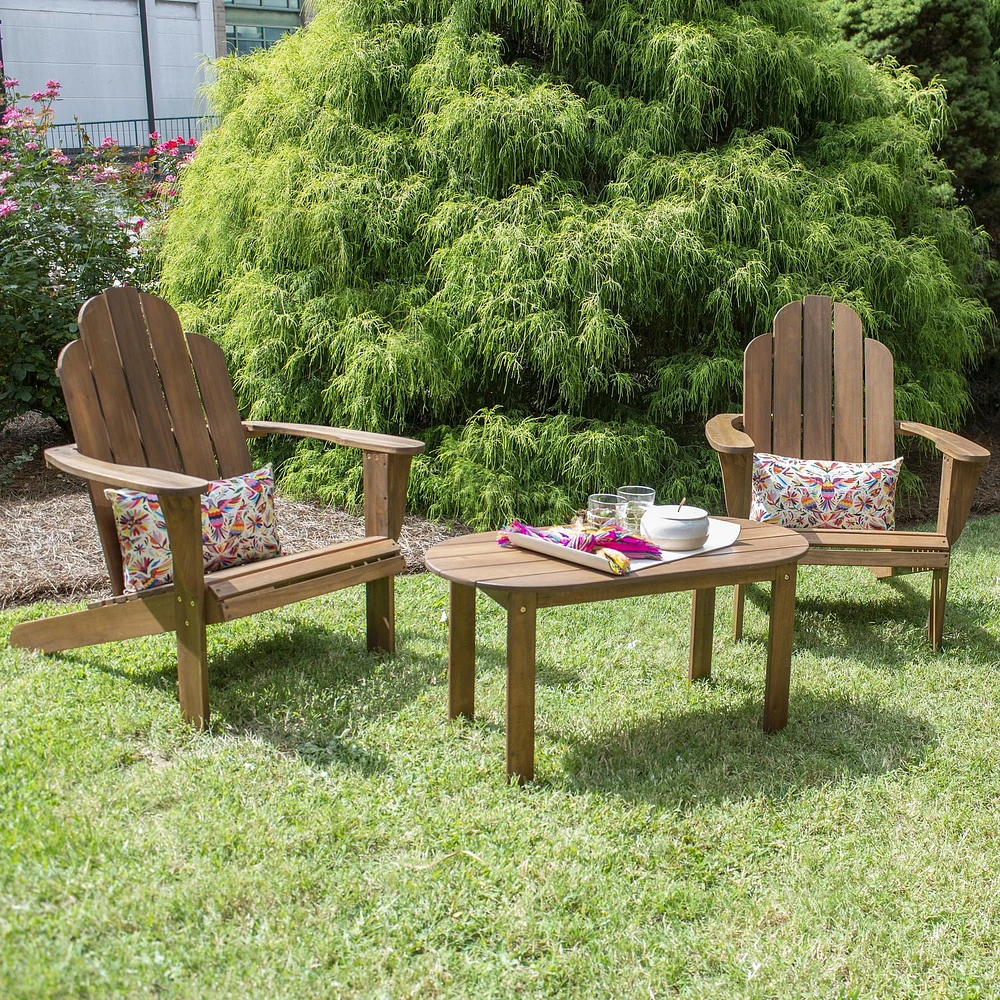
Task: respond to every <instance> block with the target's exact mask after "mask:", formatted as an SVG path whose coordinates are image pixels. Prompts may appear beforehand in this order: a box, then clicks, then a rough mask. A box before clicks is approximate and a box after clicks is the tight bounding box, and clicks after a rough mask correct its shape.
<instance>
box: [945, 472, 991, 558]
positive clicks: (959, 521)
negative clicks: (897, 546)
mask: <svg viewBox="0 0 1000 1000" xmlns="http://www.w3.org/2000/svg"><path fill="white" fill-rule="evenodd" d="M984 465H985V463H984V462H961V461H956V460H955V459H954V458H952V457H951V456H950V455H945V456H944V457H943V458H942V459H941V495H940V497H939V499H938V521H937V530H938V533H939V534H942V535H947V536H948V543H949V544H950V545H954V544H955V542H957V541H958V536H959V535H961V534H962V529H963V528H964V527H965V522H966V521H967V520H968V519H969V511H970V510H971V509H972V497H973V494H975V492H976V483H978V482H979V476H980V473H982V471H983V466H984Z"/></svg>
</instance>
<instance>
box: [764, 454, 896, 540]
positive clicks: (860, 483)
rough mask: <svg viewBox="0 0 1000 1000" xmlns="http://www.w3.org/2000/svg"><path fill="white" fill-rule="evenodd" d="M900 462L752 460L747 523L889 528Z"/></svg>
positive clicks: (766, 457)
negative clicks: (748, 520)
mask: <svg viewBox="0 0 1000 1000" xmlns="http://www.w3.org/2000/svg"><path fill="white" fill-rule="evenodd" d="M902 463H903V460H902V459H901V458H897V459H896V460H895V461H893V462H827V461H808V460H806V459H803V458H782V457H781V456H780V455H767V454H760V455H754V457H753V494H752V502H751V505H750V518H751V520H754V521H767V522H769V523H771V524H781V525H783V526H784V527H786V528H858V529H869V528H880V529H884V530H888V529H891V528H892V527H894V525H895V523H896V481H897V480H898V479H899V468H900V466H901V465H902Z"/></svg>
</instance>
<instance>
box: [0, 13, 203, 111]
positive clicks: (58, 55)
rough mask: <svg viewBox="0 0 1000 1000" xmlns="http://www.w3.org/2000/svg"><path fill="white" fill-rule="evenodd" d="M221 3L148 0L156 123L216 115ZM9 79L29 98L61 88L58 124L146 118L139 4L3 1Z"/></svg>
mask: <svg viewBox="0 0 1000 1000" xmlns="http://www.w3.org/2000/svg"><path fill="white" fill-rule="evenodd" d="M215 7H216V0H146V16H147V23H148V26H149V52H150V64H151V66H152V77H153V108H154V111H155V113H156V117H157V118H173V117H188V116H198V115H204V114H208V113H209V110H210V109H209V107H208V104H207V102H206V100H205V98H204V97H203V96H202V95H201V94H200V93H199V88H200V87H201V86H202V84H203V83H204V82H205V80H206V68H207V67H206V64H207V62H208V60H210V59H213V58H215V56H216V55H217V52H216V46H217V32H216V11H215ZM0 22H2V25H0V32H2V34H3V59H4V72H5V75H7V76H13V77H16V78H17V79H18V80H20V87H19V89H20V90H21V91H22V92H31V91H33V90H44V89H45V84H46V81H48V80H58V81H59V82H60V83H61V84H62V92H61V95H62V96H61V97H60V99H59V100H58V101H57V102H56V105H55V108H54V110H55V121H56V123H57V124H65V123H69V122H72V121H73V119H74V117H76V118H78V119H79V120H80V121H82V122H99V121H118V120H120V119H129V118H143V119H144V118H145V117H146V86H145V81H144V77H143V67H142V45H141V35H140V28H139V6H138V0H0Z"/></svg>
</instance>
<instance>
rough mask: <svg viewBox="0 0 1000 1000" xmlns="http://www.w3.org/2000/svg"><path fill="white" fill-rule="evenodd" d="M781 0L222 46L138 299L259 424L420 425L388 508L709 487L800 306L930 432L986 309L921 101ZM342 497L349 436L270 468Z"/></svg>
mask: <svg viewBox="0 0 1000 1000" xmlns="http://www.w3.org/2000/svg"><path fill="white" fill-rule="evenodd" d="M824 16H825V15H822V14H821V8H820V7H819V6H818V5H816V4H815V3H813V2H811V0H757V2H754V0H750V2H724V0H696V2H695V0H680V2H678V0H589V2H587V3H581V2H579V0H477V2H470V0H331V2H328V3H327V4H326V5H325V6H323V7H322V8H321V11H320V13H319V15H318V16H317V17H316V19H315V20H314V21H313V22H312V23H311V24H310V25H309V27H308V28H306V29H305V30H303V31H301V32H299V33H297V34H295V35H292V36H289V37H288V38H287V39H286V40H284V41H282V42H281V43H279V44H278V45H276V46H275V47H274V48H273V49H271V50H268V51H267V52H265V53H262V54H260V55H257V56H252V57H244V58H239V59H229V60H226V61H223V63H222V64H221V65H220V69H219V77H218V83H217V85H216V89H215V100H216V103H217V106H218V110H219V112H220V114H221V119H222V124H221V125H220V127H219V128H218V129H216V130H215V131H214V132H212V133H211V134H210V135H209V136H208V137H207V138H206V139H205V141H204V142H203V144H202V146H201V148H200V149H199V151H198V153H197V156H196V158H195V160H194V162H193V163H192V164H191V166H190V168H189V170H188V173H187V175H186V177H185V179H184V182H183V189H182V203H181V205H180V207H179V208H178V209H177V210H176V212H175V214H174V216H173V219H172V221H171V223H170V227H169V232H168V235H167V242H166V246H165V251H164V254H165V257H164V287H165V288H166V290H167V294H168V295H169V296H170V297H171V298H172V299H173V300H174V301H175V303H177V304H178V305H179V306H180V307H181V309H182V313H183V315H184V318H185V320H186V321H187V323H188V325H189V326H195V327H198V328H200V329H203V330H205V331H208V332H210V333H212V334H213V335H214V336H216V337H218V339H219V340H220V342H221V343H222V344H223V346H224V348H225V349H226V351H227V354H228V356H229V358H230V362H231V367H232V370H233V372H234V374H235V381H236V386H237V391H238V394H239V396H240V399H241V403H242V405H243V406H244V408H245V409H246V410H247V411H249V412H250V413H251V414H252V415H253V416H254V417H255V418H259V419H266V418H271V419H279V418H280V419H291V420H303V421H310V422H320V423H331V424H349V425H353V426H358V427H364V428H368V429H371V430H380V431H391V432H404V433H408V434H413V435H417V436H421V437H423V438H424V439H425V440H427V441H428V442H429V444H430V445H431V448H430V450H429V454H428V455H427V456H426V458H424V459H421V460H420V461H419V462H418V463H417V466H416V468H415V471H414V476H413V480H412V492H411V501H412V502H413V503H415V504H416V505H418V506H420V507H422V508H425V509H429V510H430V511H431V512H432V513H434V514H443V515H449V516H457V517H461V518H464V519H465V520H466V521H468V522H469V523H471V524H473V525H477V526H485V525H496V524H497V523H499V522H501V521H502V520H504V519H505V518H507V517H509V516H511V515H515V514H516V515H518V516H521V517H525V518H529V519H537V520H543V519H546V518H549V517H559V516H564V515H565V514H566V513H568V512H569V511H571V510H572V509H574V508H575V507H577V506H578V505H579V504H580V503H581V502H582V500H583V498H584V497H585V496H586V494H587V493H588V492H591V491H593V490H595V489H606V488H609V487H610V488H614V487H616V486H618V485H621V484H622V483H625V482H645V483H650V484H652V485H654V486H657V487H658V488H659V489H660V494H661V496H662V497H664V498H673V499H679V495H680V494H681V493H682V492H683V493H686V494H687V495H688V496H689V497H694V496H697V497H701V498H702V499H705V500H706V501H707V502H709V503H710V504H712V505H713V506H717V504H718V503H719V496H718V487H717V480H716V471H715V463H714V460H712V459H711V456H710V455H709V454H708V453H707V452H706V451H705V449H704V445H703V440H704V439H703V437H702V434H701V423H702V421H703V419H704V417H705V416H706V415H708V414H711V413H712V412H715V411H718V410H720V409H725V408H729V407H731V406H733V405H734V403H735V402H736V400H738V398H739V393H740V379H741V352H742V348H743V346H744V345H745V344H746V342H747V341H748V340H749V339H750V338H751V337H753V336H754V335H756V334H757V333H759V332H761V331H763V330H766V329H768V328H769V325H770V318H771V316H772V314H773V312H774V311H775V310H776V309H777V308H779V307H780V306H781V305H782V304H783V303H784V302H786V301H788V300H790V299H792V298H795V297H798V296H801V295H802V294H804V293H810V292H820V293H828V294H832V295H835V296H836V297H837V298H839V299H842V300H845V301H849V302H851V303H853V304H854V305H855V307H856V308H857V309H858V310H859V311H860V312H861V314H862V316H863V317H864V319H865V321H866V324H867V328H868V331H869V332H870V333H871V334H873V335H875V336H877V337H879V338H880V339H882V340H884V341H885V342H886V343H887V344H888V345H889V346H890V347H891V348H892V350H893V351H894V353H895V356H896V362H897V379H898V390H897V396H898V403H899V408H900V410H901V411H902V413H903V414H905V415H906V416H909V417H911V418H916V419H925V420H928V421H931V422H933V423H937V424H944V425H949V424H954V423H955V422H956V421H957V420H958V419H959V418H960V417H961V415H962V413H963V411H964V410H965V408H966V406H967V403H968V399H967V395H966V389H965V382H964V380H963V376H962V369H963V366H964V365H965V364H966V363H967V362H968V361H969V360H970V359H971V358H973V357H974V356H975V355H976V353H977V351H978V350H979V348H980V344H981V332H982V330H983V328H984V323H985V320H986V315H987V310H986V309H985V307H984V306H983V305H982V303H981V302H980V301H979V299H978V298H977V297H976V295H975V294H974V292H973V291H972V288H973V286H974V285H975V282H976V281H978V280H979V277H980V275H979V271H980V269H981V266H982V261H983V248H982V245H981V239H980V237H979V236H978V235H977V234H976V232H975V231H974V230H973V228H972V226H971V224H970V220H969V217H968V215H967V213H966V212H965V211H964V210H962V209H959V208H956V207H955V205H954V201H953V191H952V189H951V187H950V184H949V181H948V177H947V175H946V174H945V173H944V172H943V169H942V165H941V164H940V162H939V161H938V160H937V159H935V157H934V156H933V154H932V152H931V149H932V144H933V143H934V142H935V141H936V140H937V139H938V138H939V137H940V135H941V132H942V127H943V121H944V115H945V109H944V99H943V93H942V91H941V89H940V88H938V87H929V88H928V87H922V86H921V85H920V84H919V83H918V81H917V80H916V79H915V78H914V77H912V76H910V75H909V74H907V73H903V72H900V71H895V70H891V69H885V68H873V67H872V66H870V65H869V64H868V63H866V62H865V61H864V60H863V59H862V57H861V56H860V55H858V54H857V53H856V52H854V51H852V50H851V49H850V48H849V47H848V46H846V45H845V44H844V43H842V42H832V41H830V38H831V36H832V32H831V31H830V26H829V23H828V22H826V21H824V20H823V19H822V17H824ZM279 457H281V458H282V459H283V460H284V461H283V475H284V477H285V482H286V484H287V485H289V486H291V487H293V488H297V489H301V490H307V491H313V492H318V493H320V494H321V495H323V496H326V497H328V498H330V499H331V500H334V501H339V502H346V503H348V504H351V503H355V502H356V501H357V496H358V488H359V483H360V480H359V465H358V462H357V456H356V455H355V454H354V453H352V452H349V451H347V450H329V449H327V450H319V449H317V448H315V447H314V446H312V445H310V444H302V445H299V446H298V447H297V448H296V449H295V450H294V451H292V450H289V451H286V452H283V453H281V454H280V456H279Z"/></svg>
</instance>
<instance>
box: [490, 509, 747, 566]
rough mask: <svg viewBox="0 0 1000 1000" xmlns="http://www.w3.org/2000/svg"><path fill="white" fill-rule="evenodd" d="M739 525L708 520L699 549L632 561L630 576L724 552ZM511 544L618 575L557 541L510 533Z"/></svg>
mask: <svg viewBox="0 0 1000 1000" xmlns="http://www.w3.org/2000/svg"><path fill="white" fill-rule="evenodd" d="M739 534H740V526H739V525H738V524H733V523H732V521H719V520H716V518H714V517H710V518H709V519H708V538H707V539H706V541H705V544H704V545H702V547H701V548H700V549H688V550H687V551H686V552H673V551H670V550H667V549H660V551H661V552H662V553H663V558H662V559H638V558H633V559H631V569H630V570H629V575H631V574H632V573H638V572H640V571H641V570H644V569H649V568H650V567H651V566H664V565H666V564H667V563H672V562H677V561H678V560H679V559H687V558H688V556H700V555H703V554H704V553H706V552H714V551H715V550H716V549H724V548H726V546H727V545H732V544H733V542H735V541H736V539H737V538H739ZM507 537H508V538H509V539H510V544H511V545H514V546H516V547H517V548H519V549H528V550H529V551H531V552H539V553H541V554H542V555H546V556H554V557H555V558H556V559H562V560H564V561H565V562H572V563H578V564H579V565H580V566H586V567H587V568H588V569H596V570H601V571H602V572H604V573H610V574H611V575H612V576H617V575H618V574H616V573H615V572H614V570H613V569H612V568H611V566H610V564H609V563H608V560H607V559H605V558H604V556H602V555H601V554H600V553H597V552H581V551H580V550H579V549H571V548H569V547H567V546H565V545H560V544H559V543H558V542H548V541H546V540H545V539H544V538H534V537H533V536H532V535H520V534H515V533H514V532H511V533H510V534H509V535H508V536H507Z"/></svg>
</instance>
